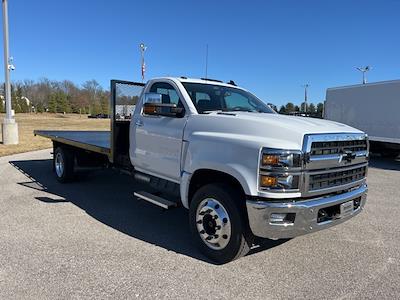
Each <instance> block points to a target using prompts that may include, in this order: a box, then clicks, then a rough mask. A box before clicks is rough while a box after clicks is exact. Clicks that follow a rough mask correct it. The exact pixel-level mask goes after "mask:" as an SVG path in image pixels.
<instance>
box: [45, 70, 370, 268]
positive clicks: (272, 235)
mask: <svg viewBox="0 0 400 300" xmlns="http://www.w3.org/2000/svg"><path fill="white" fill-rule="evenodd" d="M111 90H112V93H111V94H112V97H115V88H114V89H113V87H112V89H111ZM111 103H114V104H115V99H112V101H111ZM114 106H115V105H114ZM113 112H114V113H113V119H112V126H111V128H112V130H111V131H112V132H111V148H112V149H113V150H110V154H109V162H110V164H114V165H118V166H119V167H121V166H123V168H124V170H127V171H129V173H130V174H132V176H134V178H135V179H136V180H140V181H141V182H143V183H145V184H146V185H148V186H151V187H152V189H153V190H155V191H157V192H155V193H149V192H144V191H137V192H135V195H136V196H137V197H138V198H141V199H144V200H147V201H149V202H151V203H154V204H156V205H159V206H161V207H163V208H167V209H169V208H171V207H174V206H183V207H184V208H186V209H188V210H189V225H190V229H191V232H192V235H193V239H194V242H195V243H196V244H197V246H198V247H199V249H200V250H201V251H202V252H203V253H204V254H205V255H207V256H208V257H210V258H211V259H213V260H215V261H217V262H219V263H224V262H228V261H231V260H233V259H236V258H238V257H240V256H242V255H244V254H246V253H247V252H248V251H249V249H250V248H251V247H252V245H253V244H254V243H256V241H257V238H269V239H282V238H285V239H286V238H293V237H296V236H299V235H303V234H307V233H312V232H315V231H318V230H321V229H326V228H329V227H331V226H334V225H337V224H339V223H342V222H344V221H346V220H349V219H350V218H352V217H353V216H355V215H357V214H358V213H359V212H361V210H362V209H363V207H364V205H365V202H366V195H367V185H366V175H367V166H368V156H369V154H368V150H369V145H368V137H367V135H366V134H365V133H363V132H361V131H360V130H357V129H355V128H352V127H349V126H347V125H344V124H340V123H336V122H332V121H326V120H320V119H313V118H304V117H293V116H284V115H280V114H277V113H276V112H275V111H273V110H272V109H271V108H270V107H269V106H268V105H267V104H265V103H264V102H263V101H262V100H260V99H258V98H257V97H256V96H255V95H253V94H252V93H250V92H249V91H247V90H245V89H243V88H240V87H238V86H236V84H235V83H234V82H232V81H231V82H229V83H223V82H221V81H216V80H210V79H190V78H186V77H178V78H176V77H162V78H155V79H152V80H150V81H148V83H147V84H146V85H145V86H143V87H141V92H140V95H139V96H138V97H137V103H136V105H135V107H134V109H133V111H132V114H131V115H129V118H128V119H127V120H125V119H124V118H123V120H120V121H119V122H116V119H119V118H120V116H117V113H116V109H115V108H113ZM37 134H40V133H39V132H38V133H37ZM49 137H50V136H49ZM53 140H54V139H53ZM56 142H57V143H60V140H58V141H56ZM59 146H60V145H59V144H57V145H56V148H57V147H59ZM75 147H76V145H75ZM69 151H70V152H72V153H73V154H69V155H70V156H71V155H74V156H79V154H78V153H79V151H77V150H69ZM119 154H120V155H119ZM55 155H57V150H56V149H55ZM116 157H119V159H116ZM121 157H125V159H121ZM67 158H68V157H67ZM55 161H56V158H55ZM121 162H123V163H121ZM55 164H56V162H55Z"/></svg>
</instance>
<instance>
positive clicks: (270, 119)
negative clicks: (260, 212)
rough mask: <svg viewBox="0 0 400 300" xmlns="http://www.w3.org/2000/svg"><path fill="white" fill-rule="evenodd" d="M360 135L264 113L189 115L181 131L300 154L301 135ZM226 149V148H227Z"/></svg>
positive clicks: (331, 124) (338, 126) (324, 123)
mask: <svg viewBox="0 0 400 300" xmlns="http://www.w3.org/2000/svg"><path fill="white" fill-rule="evenodd" d="M318 133H361V131H360V130H358V129H355V128H353V127H350V126H347V125H345V124H341V123H337V122H333V121H327V120H322V119H315V118H305V117H294V116H285V115H280V114H268V113H249V112H227V113H221V112H220V113H218V112H212V113H210V114H199V115H192V116H191V117H190V118H189V120H188V124H187V126H186V129H185V137H184V139H185V140H189V141H190V135H195V136H205V137H206V136H207V137H208V138H210V137H215V138H226V139H230V140H232V139H237V140H241V141H242V142H247V143H255V144H258V145H259V146H262V147H270V148H281V149H292V150H300V149H301V148H302V143H303V138H304V135H305V134H318ZM228 145H229V144H228Z"/></svg>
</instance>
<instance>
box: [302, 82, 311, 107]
mask: <svg viewBox="0 0 400 300" xmlns="http://www.w3.org/2000/svg"><path fill="white" fill-rule="evenodd" d="M302 87H304V112H305V113H306V114H307V100H308V98H307V97H308V95H307V92H308V88H309V87H310V85H309V84H308V83H306V84H303V85H302Z"/></svg>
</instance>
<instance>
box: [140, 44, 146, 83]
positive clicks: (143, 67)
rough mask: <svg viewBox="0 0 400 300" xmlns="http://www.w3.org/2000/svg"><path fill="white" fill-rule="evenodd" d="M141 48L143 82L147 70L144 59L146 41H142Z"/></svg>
mask: <svg viewBox="0 0 400 300" xmlns="http://www.w3.org/2000/svg"><path fill="white" fill-rule="evenodd" d="M139 48H140V54H141V58H142V82H144V74H145V72H146V63H145V61H144V52H145V51H146V49H147V46H146V45H145V44H144V43H140V45H139Z"/></svg>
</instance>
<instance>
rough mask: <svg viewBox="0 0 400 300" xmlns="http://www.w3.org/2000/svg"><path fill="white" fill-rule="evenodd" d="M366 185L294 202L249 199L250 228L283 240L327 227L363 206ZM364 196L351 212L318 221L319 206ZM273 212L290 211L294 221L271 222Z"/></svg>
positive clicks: (336, 203)
mask: <svg viewBox="0 0 400 300" xmlns="http://www.w3.org/2000/svg"><path fill="white" fill-rule="evenodd" d="M367 191H368V187H367V185H363V186H361V187H359V188H357V189H355V190H352V191H350V192H346V193H343V194H337V195H333V196H332V195H330V196H326V197H318V198H312V199H308V200H303V201H292V202H270V201H268V200H265V201H261V200H247V202H246V206H247V213H248V217H249V223H250V228H251V231H252V232H253V234H254V235H256V236H259V237H263V238H270V239H283V238H292V237H296V236H299V235H303V234H307V233H311V232H315V231H318V230H322V229H326V228H329V227H332V226H335V225H337V224H340V223H343V222H345V221H346V220H348V219H350V218H352V217H354V216H355V215H357V214H358V213H360V212H361V210H362V209H363V207H364V205H365V202H366V200H367ZM360 197H361V201H360V206H359V207H358V208H356V209H354V210H353V211H352V212H350V213H347V214H345V215H343V216H342V215H340V216H338V217H337V218H335V219H332V220H328V221H324V222H320V223H319V222H318V221H317V219H318V212H319V210H320V209H323V208H328V207H333V206H337V205H339V206H340V205H341V204H342V203H345V202H348V201H352V200H355V199H358V198H360ZM271 214H291V216H294V220H293V222H289V223H285V224H274V223H271Z"/></svg>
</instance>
